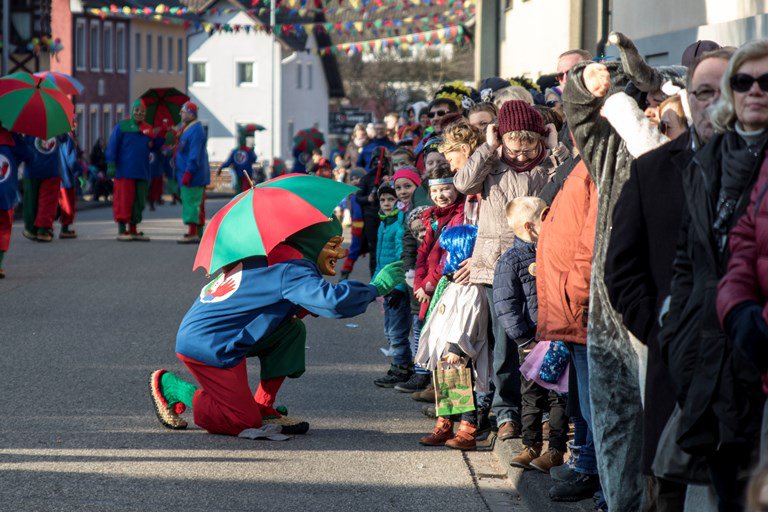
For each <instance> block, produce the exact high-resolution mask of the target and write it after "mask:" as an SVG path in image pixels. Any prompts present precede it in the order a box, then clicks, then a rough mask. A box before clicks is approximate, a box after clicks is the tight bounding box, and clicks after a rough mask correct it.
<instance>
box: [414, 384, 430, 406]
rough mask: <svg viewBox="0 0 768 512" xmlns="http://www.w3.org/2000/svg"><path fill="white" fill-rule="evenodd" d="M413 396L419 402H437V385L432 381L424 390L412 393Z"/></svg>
mask: <svg viewBox="0 0 768 512" xmlns="http://www.w3.org/2000/svg"><path fill="white" fill-rule="evenodd" d="M411 398H413V399H414V400H416V401H417V402H427V403H429V404H433V403H435V386H433V385H432V383H431V382H430V383H429V384H428V385H427V388H426V389H425V390H424V391H417V392H416V393H412V394H411Z"/></svg>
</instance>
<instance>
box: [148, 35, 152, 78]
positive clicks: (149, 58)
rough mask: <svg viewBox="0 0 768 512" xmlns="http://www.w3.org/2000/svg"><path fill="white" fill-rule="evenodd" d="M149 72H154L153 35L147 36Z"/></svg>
mask: <svg viewBox="0 0 768 512" xmlns="http://www.w3.org/2000/svg"><path fill="white" fill-rule="evenodd" d="M147 71H152V34H147Z"/></svg>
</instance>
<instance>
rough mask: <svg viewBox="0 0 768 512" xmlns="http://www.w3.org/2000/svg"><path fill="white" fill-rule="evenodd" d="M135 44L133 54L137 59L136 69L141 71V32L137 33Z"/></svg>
mask: <svg viewBox="0 0 768 512" xmlns="http://www.w3.org/2000/svg"><path fill="white" fill-rule="evenodd" d="M134 46H135V48H134V49H133V56H134V58H135V59H136V71H141V34H136V42H135V43H134Z"/></svg>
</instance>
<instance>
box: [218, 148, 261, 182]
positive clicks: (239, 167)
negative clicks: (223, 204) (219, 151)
mask: <svg viewBox="0 0 768 512" xmlns="http://www.w3.org/2000/svg"><path fill="white" fill-rule="evenodd" d="M255 163H256V153H255V152H254V151H253V148H245V149H242V148H235V149H233V150H232V152H231V153H230V154H229V157H228V158H227V159H226V160H225V161H224V163H223V164H221V168H222V169H225V168H227V167H231V168H232V169H233V170H234V171H235V173H237V177H238V179H240V180H242V179H243V171H245V172H247V173H248V176H250V177H251V178H253V164H255Z"/></svg>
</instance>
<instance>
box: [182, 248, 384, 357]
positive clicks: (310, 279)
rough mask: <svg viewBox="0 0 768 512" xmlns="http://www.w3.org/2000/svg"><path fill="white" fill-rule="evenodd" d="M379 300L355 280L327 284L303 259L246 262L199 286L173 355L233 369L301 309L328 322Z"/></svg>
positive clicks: (311, 265)
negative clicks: (198, 291) (201, 286)
mask: <svg viewBox="0 0 768 512" xmlns="http://www.w3.org/2000/svg"><path fill="white" fill-rule="evenodd" d="M377 295H378V292H377V290H376V288H375V287H374V286H372V285H369V284H364V283H361V282H359V281H343V282H341V283H338V284H331V283H329V282H328V281H326V280H325V279H324V278H323V276H322V275H320V271H319V270H318V268H317V265H315V264H314V263H311V262H309V261H306V260H289V261H286V262H283V263H278V264H276V265H272V266H269V267H267V266H264V264H263V263H261V262H259V261H258V260H247V261H244V262H241V263H239V264H238V265H237V266H236V267H235V268H234V269H232V270H231V271H230V272H229V273H227V274H226V275H224V274H221V275H220V276H219V277H217V278H216V279H214V280H213V281H211V282H210V283H208V284H207V285H206V286H204V287H203V289H202V290H201V291H200V296H199V297H198V299H197V300H196V301H195V303H194V304H193V305H192V308H190V310H189V311H188V312H187V314H186V316H184V320H182V322H181V326H180V327H179V332H178V334H177V335H176V352H178V353H179V354H183V355H185V356H187V357H191V358H192V359H195V360H197V361H200V362H202V363H205V364H207V365H210V366H215V367H217V368H231V367H233V366H236V365H237V364H238V363H239V362H240V361H242V359H243V358H244V357H245V355H246V354H247V353H248V352H249V351H250V350H251V348H252V347H253V346H254V345H256V344H258V343H259V341H261V340H262V339H264V338H265V337H266V336H268V335H269V334H271V333H272V332H274V331H275V330H276V329H277V328H278V327H279V326H280V325H281V324H283V323H284V322H286V321H287V320H289V319H290V318H291V317H293V316H294V315H295V314H296V313H298V312H299V311H300V310H301V309H302V308H303V309H306V310H308V311H309V312H310V313H313V314H315V315H320V316H324V317H329V318H344V317H351V316H355V315H359V314H361V313H363V312H365V310H366V309H367V307H368V304H370V303H371V302H373V301H374V300H375V299H376V296H377Z"/></svg>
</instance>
